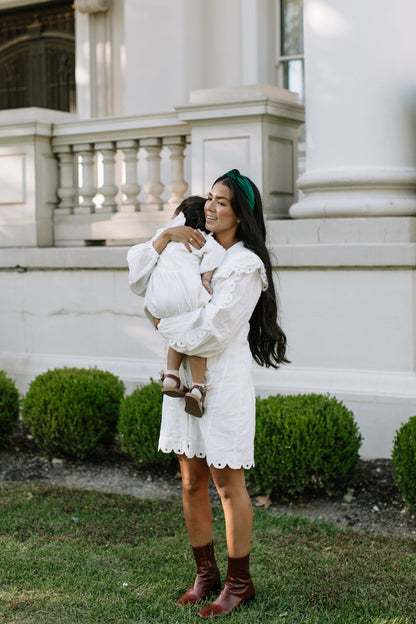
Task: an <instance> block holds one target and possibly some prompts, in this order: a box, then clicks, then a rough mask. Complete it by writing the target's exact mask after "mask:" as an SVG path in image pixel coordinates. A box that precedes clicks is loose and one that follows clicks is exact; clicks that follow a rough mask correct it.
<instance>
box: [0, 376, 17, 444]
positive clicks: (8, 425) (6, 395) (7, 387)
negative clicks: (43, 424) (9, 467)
mask: <svg viewBox="0 0 416 624" xmlns="http://www.w3.org/2000/svg"><path fill="white" fill-rule="evenodd" d="M19 409H20V396H19V392H18V390H17V388H16V385H15V382H14V381H13V379H10V378H9V377H7V375H6V373H5V372H4V371H2V370H0V442H2V441H3V440H4V438H6V437H7V436H8V435H10V434H11V433H13V431H14V429H15V428H16V427H17V423H18V421H19Z"/></svg>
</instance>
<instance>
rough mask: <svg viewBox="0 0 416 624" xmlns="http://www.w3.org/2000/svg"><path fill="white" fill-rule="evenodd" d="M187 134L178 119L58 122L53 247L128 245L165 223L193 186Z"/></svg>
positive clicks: (55, 127)
mask: <svg viewBox="0 0 416 624" xmlns="http://www.w3.org/2000/svg"><path fill="white" fill-rule="evenodd" d="M189 132H190V129H189V126H188V125H187V124H186V123H184V122H178V119H177V116H176V115H175V114H172V115H170V116H167V115H163V116H152V117H137V118H136V117H135V118H108V119H96V120H90V121H82V122H81V121H74V122H67V123H61V124H56V125H55V126H54V131H53V139H52V150H53V153H54V154H55V156H56V157H57V159H58V166H59V186H58V189H57V195H58V198H59V203H58V204H57V206H56V208H55V211H54V239H55V245H79V244H100V243H102V244H103V243H106V244H109V243H110V244H111V243H113V244H114V243H118V242H123V243H124V244H125V243H127V242H128V241H129V240H131V239H134V240H137V239H140V238H143V237H146V236H147V234H148V231H147V227H146V223H149V220H150V221H151V223H152V228H153V226H154V224H155V222H156V223H157V222H158V221H160V222H161V223H162V222H163V223H164V222H165V221H166V220H167V218H168V217H167V215H166V211H167V210H168V211H169V214H171V213H172V211H173V208H175V207H176V206H177V205H178V204H179V203H180V202H181V201H182V199H183V198H184V196H185V193H186V191H187V189H188V186H189V185H188V183H187V182H186V181H185V151H186V146H187V143H188V142H189ZM160 212H161V213H162V214H158V213H160Z"/></svg>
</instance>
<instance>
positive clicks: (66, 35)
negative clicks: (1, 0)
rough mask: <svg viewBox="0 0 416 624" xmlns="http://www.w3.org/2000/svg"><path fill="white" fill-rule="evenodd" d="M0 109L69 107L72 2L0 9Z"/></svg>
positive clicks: (71, 106) (72, 63)
mask: <svg viewBox="0 0 416 624" xmlns="http://www.w3.org/2000/svg"><path fill="white" fill-rule="evenodd" d="M0 24H1V29H0V109H6V108H22V107H27V106H39V107H42V108H52V109H55V110H62V111H68V112H75V34H74V4H73V2H72V1H68V0H57V1H56V2H49V3H47V4H37V5H30V6H26V7H24V8H21V9H18V8H16V9H13V10H5V11H0Z"/></svg>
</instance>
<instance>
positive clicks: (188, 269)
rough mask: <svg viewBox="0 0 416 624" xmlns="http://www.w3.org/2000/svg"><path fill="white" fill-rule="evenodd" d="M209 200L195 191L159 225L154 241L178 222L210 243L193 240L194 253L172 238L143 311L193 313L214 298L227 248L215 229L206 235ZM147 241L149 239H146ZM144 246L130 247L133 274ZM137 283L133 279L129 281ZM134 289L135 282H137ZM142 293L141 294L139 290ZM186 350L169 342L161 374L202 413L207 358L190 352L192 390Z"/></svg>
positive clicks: (166, 385)
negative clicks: (186, 377)
mask: <svg viewBox="0 0 416 624" xmlns="http://www.w3.org/2000/svg"><path fill="white" fill-rule="evenodd" d="M205 202H206V199H204V198H203V197H198V196H191V197H188V198H187V199H185V200H184V201H183V202H182V203H181V204H180V205H179V206H178V208H177V209H176V211H175V213H174V215H173V218H172V220H171V221H170V223H169V224H168V225H166V226H165V227H164V228H162V229H160V230H158V231H157V232H156V234H155V236H154V237H153V238H152V241H151V242H153V240H154V239H155V238H157V237H158V236H159V235H160V234H161V232H163V230H165V229H167V228H171V227H175V226H179V225H187V226H190V227H192V228H194V229H195V230H199V231H200V232H201V233H204V232H205V234H204V237H205V244H204V245H203V247H201V249H197V248H195V247H193V246H191V245H190V249H191V252H189V250H188V249H187V248H186V247H185V245H184V244H183V243H179V242H174V241H171V242H170V243H168V245H167V246H166V248H165V249H164V250H163V251H162V253H161V254H160V256H159V258H158V261H157V263H156V265H155V267H154V268H153V270H152V273H151V275H150V279H149V281H148V283H147V286H146V291H145V299H144V310H145V312H146V314H147V316H148V317H149V318H150V319H151V321H152V324H153V322H154V319H155V318H156V319H161V318H167V317H170V316H175V315H178V314H182V313H184V312H190V311H192V310H195V309H197V308H199V307H201V306H203V305H205V304H206V303H207V302H208V301H209V300H210V298H211V295H212V289H211V279H212V275H213V273H214V271H215V269H216V268H217V267H218V266H219V265H220V264H221V262H222V260H223V258H224V255H225V249H224V248H223V247H222V246H221V245H220V244H219V243H217V242H216V240H215V239H214V238H213V236H212V234H209V235H208V236H207V235H206V233H207V230H206V229H205V213H204V205H205ZM144 245H146V243H144ZM140 247H141V245H136V246H135V247H133V248H132V249H131V250H129V253H128V256H127V260H128V263H129V267H130V277H131V273H132V270H133V269H134V265H137V263H138V262H140V249H139V248H140ZM133 282H134V280H133V278H132V277H131V279H130V284H131V287H132V283H133ZM132 290H133V292H135V291H134V287H132ZM138 294H141V293H138ZM183 357H184V355H183V353H179V352H178V351H175V350H174V349H172V348H170V347H169V351H168V355H167V370H166V371H165V372H163V371H162V373H161V375H162V376H161V382H160V383H161V385H162V392H163V393H164V394H166V395H167V396H170V397H184V398H185V411H186V412H187V413H188V414H191V415H192V416H198V417H200V416H202V414H203V404H204V398H205V393H206V385H205V369H206V359H205V358H202V357H198V356H189V367H190V370H191V373H192V384H193V385H192V388H191V390H188V388H186V387H185V386H184V385H183V384H182V382H181V380H180V378H179V368H180V365H181V362H182V359H183Z"/></svg>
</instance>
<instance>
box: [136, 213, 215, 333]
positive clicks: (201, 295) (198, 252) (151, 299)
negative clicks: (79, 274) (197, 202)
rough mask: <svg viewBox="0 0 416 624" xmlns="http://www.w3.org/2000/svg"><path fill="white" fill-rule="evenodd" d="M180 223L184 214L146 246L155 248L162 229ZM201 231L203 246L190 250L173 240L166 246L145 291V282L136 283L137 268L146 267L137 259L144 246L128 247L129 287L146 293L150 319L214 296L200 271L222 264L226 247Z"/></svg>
mask: <svg viewBox="0 0 416 624" xmlns="http://www.w3.org/2000/svg"><path fill="white" fill-rule="evenodd" d="M179 225H185V216H184V215H183V213H180V214H178V215H177V216H176V217H175V218H174V219H172V221H170V222H169V223H168V225H166V226H165V227H163V228H161V229H160V230H158V231H157V232H156V234H155V235H154V237H153V238H152V240H151V241H148V242H147V243H144V245H149V244H150V245H151V246H152V247H153V241H154V240H155V238H157V237H158V236H159V234H161V232H163V230H165V229H167V228H170V227H176V226H179ZM199 231H200V230H199ZM201 233H202V235H203V236H204V237H205V245H204V246H203V247H201V249H196V248H195V247H193V246H192V245H190V247H191V250H192V251H191V252H189V251H188V249H187V248H186V247H185V245H184V244H183V243H177V242H174V241H171V242H170V243H168V245H166V247H165V249H164V250H163V251H162V253H161V254H160V255H159V256H158V261H157V263H156V264H155V266H154V267H153V269H152V271H151V273H150V276H149V280H148V282H147V283H146V285H145V288H144V291H145V292H143V285H142V284H141V285H140V286H138V285H137V278H138V272H137V269H138V270H139V272H141V270H142V268H143V267H138V266H137V262H135V257H136V258H137V257H138V256H139V257H140V256H141V254H142V245H135V246H134V247H132V248H131V249H130V250H129V252H128V255H127V261H128V263H129V266H130V287H131V289H132V290H133V292H135V293H136V294H138V295H143V294H144V295H145V297H144V310H145V312H146V314H147V316H148V317H149V318H150V319H151V320H152V317H155V318H166V317H168V316H174V315H176V314H183V313H184V312H190V311H191V310H195V309H196V308H200V307H202V306H203V305H205V304H206V303H208V301H209V300H210V299H211V295H210V294H209V293H208V291H207V290H206V288H204V286H203V285H202V282H201V274H202V273H205V272H206V271H212V270H213V269H216V268H217V267H219V265H220V264H221V262H222V261H223V259H224V256H225V249H224V247H222V246H221V245H220V244H219V243H217V241H216V240H215V238H213V236H212V234H208V235H206V234H205V233H204V232H201ZM155 253H156V252H155ZM152 322H153V321H152Z"/></svg>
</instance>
